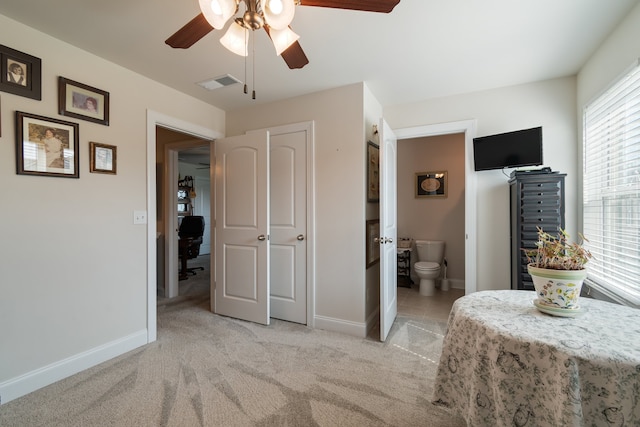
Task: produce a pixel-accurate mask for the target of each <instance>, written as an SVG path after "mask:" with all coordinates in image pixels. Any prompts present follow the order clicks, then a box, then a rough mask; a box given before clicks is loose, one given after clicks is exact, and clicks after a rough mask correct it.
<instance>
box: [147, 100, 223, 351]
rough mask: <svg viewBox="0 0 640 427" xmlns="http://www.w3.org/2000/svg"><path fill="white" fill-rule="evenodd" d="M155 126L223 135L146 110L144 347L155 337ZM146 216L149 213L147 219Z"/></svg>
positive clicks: (202, 135)
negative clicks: (145, 290) (145, 332)
mask: <svg viewBox="0 0 640 427" xmlns="http://www.w3.org/2000/svg"><path fill="white" fill-rule="evenodd" d="M156 126H162V127H165V128H168V129H173V130H175V131H178V132H182V133H185V134H190V135H193V136H197V137H199V138H203V139H210V140H215V139H217V138H221V137H223V136H224V134H222V133H220V132H218V131H216V130H213V129H210V128H207V127H204V126H200V125H196V124H194V123H190V122H187V121H185V120H181V119H178V118H175V117H172V116H168V115H165V114H162V113H159V112H157V111H153V110H147V201H146V204H147V206H146V209H147V343H150V342H153V341H155V340H156V339H157V335H158V325H157V321H158V311H157V306H156V304H157V302H158V301H157V300H158V298H157V294H156V292H157V291H156V284H157V270H156V269H157V262H156V250H157V248H156V246H157V244H156V239H157V238H156V233H157V221H156V214H155V212H156V209H157V197H156V191H157V185H156ZM149 213H152V214H151V215H150V214H149Z"/></svg>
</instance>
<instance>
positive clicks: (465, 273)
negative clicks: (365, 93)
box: [395, 120, 477, 303]
mask: <svg viewBox="0 0 640 427" xmlns="http://www.w3.org/2000/svg"><path fill="white" fill-rule="evenodd" d="M395 133H396V136H397V138H398V157H399V160H398V162H399V163H400V162H401V161H404V162H405V163H406V161H405V160H404V155H405V154H406V150H407V148H408V147H409V146H408V145H404V144H415V145H416V146H418V147H417V148H415V149H416V150H418V149H419V150H421V152H420V153H417V152H415V153H413V154H412V155H413V156H415V159H412V160H411V163H410V165H407V164H405V163H401V164H402V165H403V166H402V168H398V170H399V171H400V170H401V169H403V170H405V171H406V172H402V173H403V174H405V175H404V178H403V179H402V180H401V177H400V176H398V239H400V238H402V237H409V238H413V239H414V240H415V239H418V238H427V239H433V240H445V241H447V240H451V243H450V244H448V245H447V246H448V247H449V246H450V247H449V248H448V249H445V257H446V258H447V264H448V266H447V270H448V271H447V278H448V279H449V283H450V287H451V288H453V289H456V288H460V289H462V290H464V293H465V294H469V293H472V292H475V291H476V285H477V279H476V271H477V267H476V249H475V248H476V235H477V230H476V222H477V210H476V175H475V173H474V171H473V138H474V137H475V133H476V121H475V120H465V121H459V122H449V123H440V124H435V125H424V126H417V127H412V128H402V129H396V130H395ZM429 144H434V145H433V148H432V150H433V151H432V152H431V153H430V152H429ZM437 145H439V146H437ZM401 150H403V152H404V153H401ZM436 150H439V151H442V153H441V154H438V153H437V152H436ZM400 156H403V160H400ZM432 169H433V171H446V172H447V181H446V183H445V186H446V188H447V194H446V197H437V198H433V199H429V198H426V200H425V198H422V197H416V184H417V178H416V174H417V173H420V172H432ZM399 173H400V172H399ZM402 200H406V202H402ZM425 202H429V203H425ZM401 205H402V206H401ZM407 209H413V211H416V212H420V213H419V214H414V212H408V213H407V212H405V211H406V210H407ZM441 211H444V212H447V215H442V214H439V213H438V212H441ZM448 216H451V218H449V217H448ZM409 217H417V219H411V220H408V219H407V218H409ZM420 221H422V222H424V223H426V224H428V225H423V226H420V225H417V226H411V225H408V224H412V223H418V224H420ZM431 222H435V223H436V224H437V226H438V227H441V228H446V229H448V230H449V231H450V232H451V234H447V230H439V229H436V228H431V224H430V223H431ZM454 228H455V230H452V229H454ZM415 233H425V234H432V233H434V234H435V237H431V236H430V235H429V236H427V235H417V234H416V235H414V234H415ZM405 234H406V236H405ZM432 235H433V234H432ZM416 258H417V257H416V254H415V249H414V251H413V253H412V263H413V262H415V259H416ZM452 263H453V264H452ZM454 264H455V265H456V268H455V269H453V265H454ZM443 275H444V271H443ZM456 276H458V277H456ZM414 282H416V281H415V280H414ZM413 286H414V287H416V286H417V283H415V284H414V285H413ZM399 303H400V301H399Z"/></svg>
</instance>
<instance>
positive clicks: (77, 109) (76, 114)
mask: <svg viewBox="0 0 640 427" xmlns="http://www.w3.org/2000/svg"><path fill="white" fill-rule="evenodd" d="M58 113H59V114H60V115H63V116H67V117H73V118H76V119H81V120H87V121H89V122H94V123H100V124H101V125H105V126H109V92H107V91H104V90H102V89H98V88H95V87H92V86H89V85H86V84H84V83H80V82H76V81H73V80H70V79H67V78H65V77H62V76H59V77H58Z"/></svg>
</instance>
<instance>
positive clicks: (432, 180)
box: [415, 171, 447, 197]
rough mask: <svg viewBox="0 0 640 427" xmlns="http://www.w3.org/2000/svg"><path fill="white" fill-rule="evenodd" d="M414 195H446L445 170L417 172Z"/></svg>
mask: <svg viewBox="0 0 640 427" xmlns="http://www.w3.org/2000/svg"><path fill="white" fill-rule="evenodd" d="M415 187H416V197H447V171H437V172H418V173H416V180H415Z"/></svg>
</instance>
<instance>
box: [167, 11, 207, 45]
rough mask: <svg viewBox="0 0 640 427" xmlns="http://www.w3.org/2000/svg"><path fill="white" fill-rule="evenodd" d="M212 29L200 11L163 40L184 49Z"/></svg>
mask: <svg viewBox="0 0 640 427" xmlns="http://www.w3.org/2000/svg"><path fill="white" fill-rule="evenodd" d="M212 30H214V28H213V27H212V26H211V24H209V21H207V19H206V18H205V17H204V15H203V14H202V13H201V14H199V15H198V16H196V17H195V18H193V19H192V20H191V21H189V22H188V23H187V24H186V25H185V26H184V27H182V28H180V29H179V30H178V31H176V32H175V34H173V35H172V36H171V37H169V38H168V39H167V40H165V43H166V44H168V45H169V46H171V47H173V48H180V49H186V48H189V47H191V46H193V44H194V43H195V42H197V41H198V40H200V39H201V38H203V37H204V36H206V35H207V34H209V33H210V32H211V31H212Z"/></svg>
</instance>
